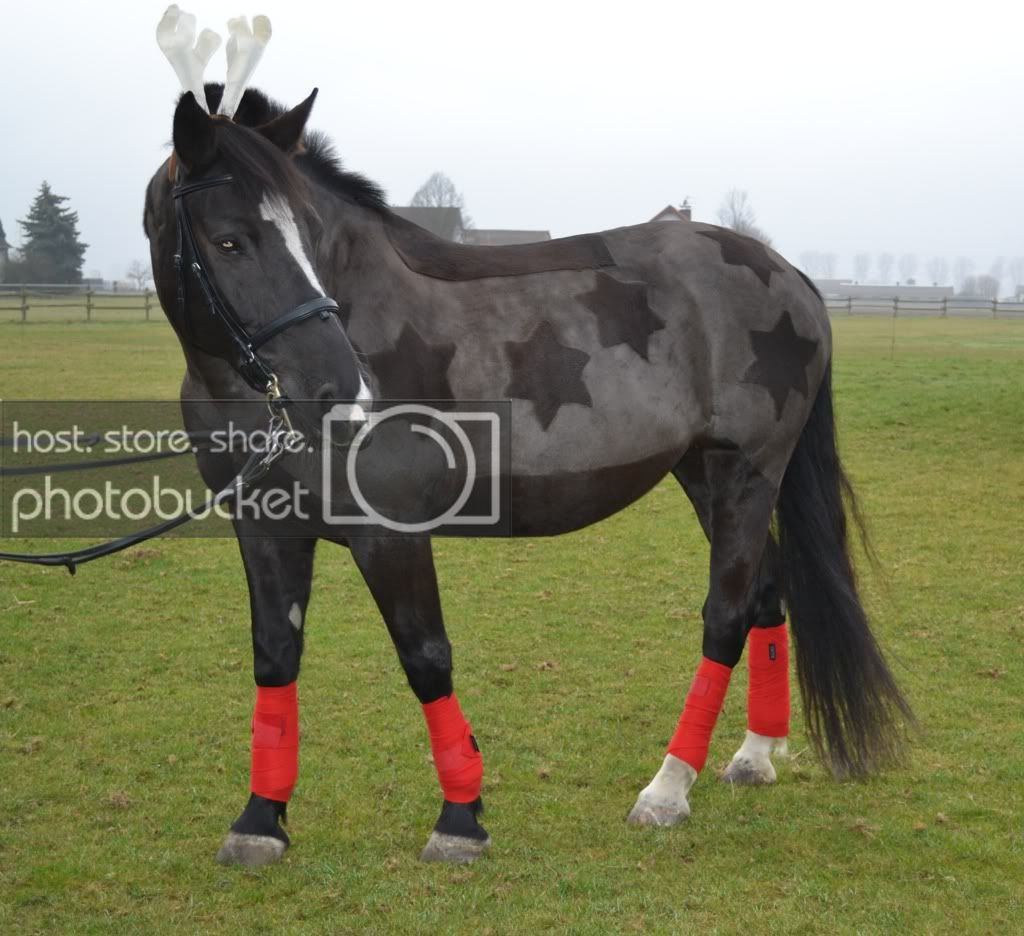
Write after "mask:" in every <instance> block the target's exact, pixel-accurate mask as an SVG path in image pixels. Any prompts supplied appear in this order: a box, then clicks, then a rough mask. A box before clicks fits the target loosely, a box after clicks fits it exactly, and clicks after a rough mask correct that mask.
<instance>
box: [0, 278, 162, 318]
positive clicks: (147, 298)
mask: <svg viewBox="0 0 1024 936" xmlns="http://www.w3.org/2000/svg"><path fill="white" fill-rule="evenodd" d="M162 320H163V312H162V311H161V308H160V302H159V300H158V299H157V297H156V293H155V292H153V290H151V289H144V290H142V291H136V290H123V289H116V290H100V289H92V288H89V287H86V286H80V285H70V286H69V285H65V284H59V285H58V284H45V283H43V284H40V283H24V284H19V285H10V284H7V285H0V322H29V321H32V322H96V321H114V322H125V321H144V322H149V321H162Z"/></svg>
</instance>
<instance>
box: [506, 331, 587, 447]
mask: <svg viewBox="0 0 1024 936" xmlns="http://www.w3.org/2000/svg"><path fill="white" fill-rule="evenodd" d="M505 353H506V354H507V355H508V363H509V370H510V371H511V374H512V379H511V380H510V381H509V383H508V386H507V387H506V388H505V396H507V397H510V398H514V399H517V400H530V401H531V402H532V403H533V411H534V413H535V414H536V416H537V421H538V422H539V423H540V425H541V428H542V429H543V430H544V431H545V432H546V431H547V429H548V426H550V425H551V422H552V420H553V419H554V418H555V416H556V415H557V414H558V411H559V410H560V409H561V408H562V407H563V406H565V405H566V404H568V403H579V404H580V405H582V406H593V405H594V401H593V400H591V398H590V392H589V391H588V390H587V388H586V385H585V384H584V383H583V368H584V367H586V366H587V362H588V361H589V360H590V355H589V354H587V353H586V352H585V351H580V350H578V349H577V348H570V347H568V346H567V345H564V344H562V343H561V342H560V341H559V340H558V336H557V334H556V333H555V329H554V327H553V326H552V324H551V323H550V322H541V323H540V325H538V326H537V327H536V328H535V329H534V330H533V334H531V335H530V337H529V338H527V339H526V341H506V342H505Z"/></svg>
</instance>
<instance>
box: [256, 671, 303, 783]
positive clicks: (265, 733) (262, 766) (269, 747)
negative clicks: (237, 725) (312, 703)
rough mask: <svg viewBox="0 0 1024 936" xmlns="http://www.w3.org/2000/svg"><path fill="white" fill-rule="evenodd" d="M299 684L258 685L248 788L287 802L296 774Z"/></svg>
mask: <svg viewBox="0 0 1024 936" xmlns="http://www.w3.org/2000/svg"><path fill="white" fill-rule="evenodd" d="M297 690H298V684H297V683H294V682H292V683H289V684H288V685H287V686H257V687H256V709H255V711H254V712H253V716H252V769H251V772H250V784H249V789H250V790H252V792H253V793H255V794H257V795H258V796H265V797H266V798H267V799H272V800H277V801H278V802H282V803H287V802H288V800H289V799H290V798H291V795H292V790H294V789H295V781H296V780H297V779H298V777H299V698H298V691H297Z"/></svg>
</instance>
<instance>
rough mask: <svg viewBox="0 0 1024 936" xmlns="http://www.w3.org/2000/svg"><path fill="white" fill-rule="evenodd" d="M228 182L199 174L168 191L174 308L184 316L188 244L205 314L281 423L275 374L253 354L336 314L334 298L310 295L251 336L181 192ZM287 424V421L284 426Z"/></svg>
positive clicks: (281, 405) (281, 399)
mask: <svg viewBox="0 0 1024 936" xmlns="http://www.w3.org/2000/svg"><path fill="white" fill-rule="evenodd" d="M232 181H233V178H232V176H230V175H222V176H215V177H213V178H209V179H199V180H198V181H196V182H189V183H187V184H184V185H176V186H175V187H174V188H173V189H172V190H171V194H172V195H173V197H174V215H175V220H176V222H177V228H178V240H177V249H176V251H175V254H174V268H175V271H176V273H177V277H178V313H179V316H180V318H181V321H182V322H184V321H185V306H186V295H187V288H188V286H187V277H186V273H185V256H184V255H185V252H184V248H185V247H186V246H187V247H188V252H189V254H190V255H191V262H190V263H189V269H190V270H191V271H192V275H193V276H194V277H195V278H196V281H197V282H198V283H199V288H200V289H201V290H202V293H203V296H204V297H205V299H206V304H207V305H208V306H209V308H210V314H211V315H212V316H213V317H214V318H215V319H217V320H218V321H219V322H220V323H221V325H223V327H224V330H225V331H226V332H227V334H228V336H229V337H230V338H231V341H232V343H233V344H234V346H235V349H236V351H237V352H238V361H237V362H236V363H235V364H234V368H235V370H236V371H238V373H239V374H240V375H241V376H242V378H243V379H244V380H245V382H246V383H247V384H248V385H249V386H250V387H252V389H253V390H255V391H257V392H258V393H265V394H266V395H267V402H268V404H269V405H270V407H271V412H272V413H273V414H274V415H278V416H280V417H281V418H282V419H283V420H284V421H285V422H286V423H288V422H289V420H288V416H287V413H286V412H285V410H284V407H285V405H286V404H287V402H288V401H287V398H286V397H285V396H284V395H283V394H282V393H281V387H280V384H279V383H278V379H277V375H276V374H275V373H274V371H273V369H272V368H271V367H270V365H269V364H268V363H267V362H266V361H265V360H263V358H261V357H260V355H259V354H258V353H257V352H258V351H259V349H260V348H262V347H263V345H265V344H266V343H267V342H268V341H270V339H271V338H274V337H276V336H277V335H280V334H281V332H283V331H285V330H286V329H289V328H291V327H292V326H293V325H298V324H299V323H300V322H304V321H306V319H309V318H312V317H313V316H314V315H316V316H319V317H320V320H321V321H327V320H328V319H329V318H330V317H331V316H332V315H337V314H338V303H337V302H335V301H334V300H333V299H330V298H328V297H327V296H320V297H318V298H316V299H310V300H309V301H308V302H303V303H302V304H301V305H297V306H296V307H295V308H294V309H291V310H289V311H288V312H284V313H282V314H281V315H279V316H278V317H277V318H275V319H273V320H272V321H270V322H268V323H267V324H266V325H264V326H263V327H262V328H261V329H259V330H258V331H257V332H256V333H255V334H252V335H250V334H249V333H248V332H247V331H246V330H245V326H244V325H243V324H242V323H241V322H240V321H239V319H238V316H237V315H235V314H234V312H232V311H231V309H230V308H229V307H228V305H227V303H225V302H224V300H223V299H222V298H221V296H220V294H219V293H218V292H217V287H216V286H215V285H214V283H213V280H212V279H211V278H210V274H209V273H208V272H207V269H206V266H205V265H204V263H203V258H202V254H201V253H200V252H199V245H198V244H197V243H196V236H195V232H194V231H193V229H192V218H191V216H190V215H189V212H188V208H187V207H186V205H185V196H186V195H190V194H192V193H193V192H201V191H203V190H204V189H208V188H214V187H215V186H218V185H227V184H229V183H230V182H232ZM290 428H291V426H290V423H289V429H290Z"/></svg>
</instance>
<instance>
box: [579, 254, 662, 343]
mask: <svg viewBox="0 0 1024 936" xmlns="http://www.w3.org/2000/svg"><path fill="white" fill-rule="evenodd" d="M576 298H577V299H578V300H579V301H580V302H582V303H583V305H585V306H586V307H587V308H588V309H589V310H590V311H591V312H593V313H594V317H595V318H596V319H597V332H598V336H599V338H600V340H601V347H602V348H611V347H614V346H615V345H618V344H627V345H629V346H630V347H631V348H632V349H633V350H634V351H635V352H636V353H637V354H639V355H640V357H642V358H643V359H644V360H645V361H646V360H647V359H648V358H647V346H648V342H649V340H650V337H651V335H652V334H654V332H656V331H658V330H659V329H662V328H664V327H665V322H664V321H663V320H662V319H661V318H659V317H658V316H657V315H655V314H654V313H653V312H652V311H651V307H650V305H648V303H647V285H646V284H645V283H630V282H625V283H624V282H623V281H622V280H617V279H616V278H615V277H614V276H609V275H608V274H607V273H598V274H597V283H596V285H595V286H594V288H593V289H592V290H590V292H585V293H579V294H578V295H577V296H576Z"/></svg>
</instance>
